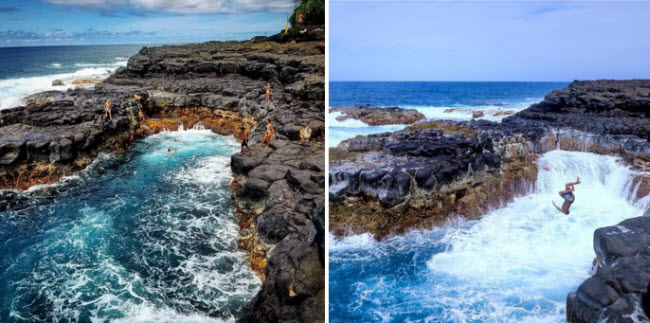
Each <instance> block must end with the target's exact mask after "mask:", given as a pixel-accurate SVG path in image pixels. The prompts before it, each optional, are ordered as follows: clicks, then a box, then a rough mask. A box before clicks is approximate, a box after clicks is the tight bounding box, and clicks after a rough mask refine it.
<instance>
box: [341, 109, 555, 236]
mask: <svg viewBox="0 0 650 323" xmlns="http://www.w3.org/2000/svg"><path fill="white" fill-rule="evenodd" d="M544 131H545V130H544V129H543V128H541V127H534V126H529V127H525V128H517V127H513V128H507V129H506V128H502V127H500V126H499V125H498V124H496V123H491V122H487V121H475V122H471V123H461V122H446V121H436V122H422V123H417V124H414V125H412V126H409V127H407V128H406V129H405V130H403V131H398V132H393V133H383V134H377V135H369V136H367V137H363V136H360V137H357V138H355V139H351V140H347V141H344V142H342V143H341V144H340V145H339V146H338V147H337V148H330V174H329V176H330V195H329V196H330V231H331V232H333V233H334V234H336V235H346V234H349V233H362V232H372V233H374V234H375V237H376V238H382V237H385V236H387V235H389V234H393V233H398V234H399V233H404V232H406V231H408V230H411V229H414V228H428V227H431V226H432V225H435V224H439V223H441V222H444V221H445V220H446V219H448V218H449V217H450V216H454V215H463V216H466V217H476V216H479V215H481V214H483V213H484V212H486V211H487V210H488V209H489V208H495V207H498V206H500V205H502V204H503V203H505V202H509V201H510V200H512V199H513V198H514V197H515V196H518V195H521V194H524V193H526V192H528V191H530V189H531V188H532V185H533V183H534V182H535V179H536V177H537V168H536V165H535V164H534V163H533V161H534V160H535V157H536V155H535V152H539V151H542V150H544V149H548V148H546V146H543V145H541V144H536V142H539V141H540V140H539V138H541V137H542V136H543V135H544Z"/></svg>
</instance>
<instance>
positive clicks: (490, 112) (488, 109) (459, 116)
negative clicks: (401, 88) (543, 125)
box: [411, 106, 528, 122]
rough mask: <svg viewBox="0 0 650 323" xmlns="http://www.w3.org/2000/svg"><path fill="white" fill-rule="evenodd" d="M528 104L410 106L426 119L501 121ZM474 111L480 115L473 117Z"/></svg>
mask: <svg viewBox="0 0 650 323" xmlns="http://www.w3.org/2000/svg"><path fill="white" fill-rule="evenodd" d="M527 107H528V106H519V107H497V106H483V107H411V108H413V109H416V110H418V111H419V112H420V113H422V114H424V116H425V117H426V118H427V119H432V120H453V121H468V120H472V119H475V120H488V121H495V122H501V120H503V118H505V117H507V116H510V115H513V114H515V113H517V112H519V111H521V110H524V109H526V108H527ZM474 113H482V114H483V115H482V116H479V117H477V118H474Z"/></svg>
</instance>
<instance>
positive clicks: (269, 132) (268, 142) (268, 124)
mask: <svg viewBox="0 0 650 323" xmlns="http://www.w3.org/2000/svg"><path fill="white" fill-rule="evenodd" d="M273 135H275V129H274V128H273V124H272V123H271V119H266V134H265V135H264V139H262V142H261V143H260V147H262V146H264V143H265V142H266V149H268V148H269V146H270V145H271V136H273Z"/></svg>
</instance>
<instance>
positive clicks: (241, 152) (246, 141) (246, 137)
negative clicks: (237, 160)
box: [239, 127, 253, 156]
mask: <svg viewBox="0 0 650 323" xmlns="http://www.w3.org/2000/svg"><path fill="white" fill-rule="evenodd" d="M240 130H241V131H243V132H244V139H242V141H241V151H239V156H241V155H243V154H244V147H246V148H248V153H249V154H250V155H251V156H253V151H252V150H251V147H249V146H248V129H246V128H244V127H241V128H240Z"/></svg>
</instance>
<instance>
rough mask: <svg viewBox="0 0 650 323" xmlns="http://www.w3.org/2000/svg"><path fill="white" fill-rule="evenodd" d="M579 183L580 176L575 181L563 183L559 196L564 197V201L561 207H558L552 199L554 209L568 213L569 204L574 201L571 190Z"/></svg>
mask: <svg viewBox="0 0 650 323" xmlns="http://www.w3.org/2000/svg"><path fill="white" fill-rule="evenodd" d="M578 184H580V177H578V179H577V180H576V181H575V182H572V183H566V184H564V191H560V192H559V193H560V196H561V197H562V198H563V199H564V203H562V208H559V207H558V206H557V205H555V201H553V206H555V208H556V209H558V210H559V211H560V212H562V213H564V214H566V215H569V208H570V207H571V204H573V202H574V201H575V199H576V197H575V195H573V191H575V190H576V187H575V186H576V185H578Z"/></svg>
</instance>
